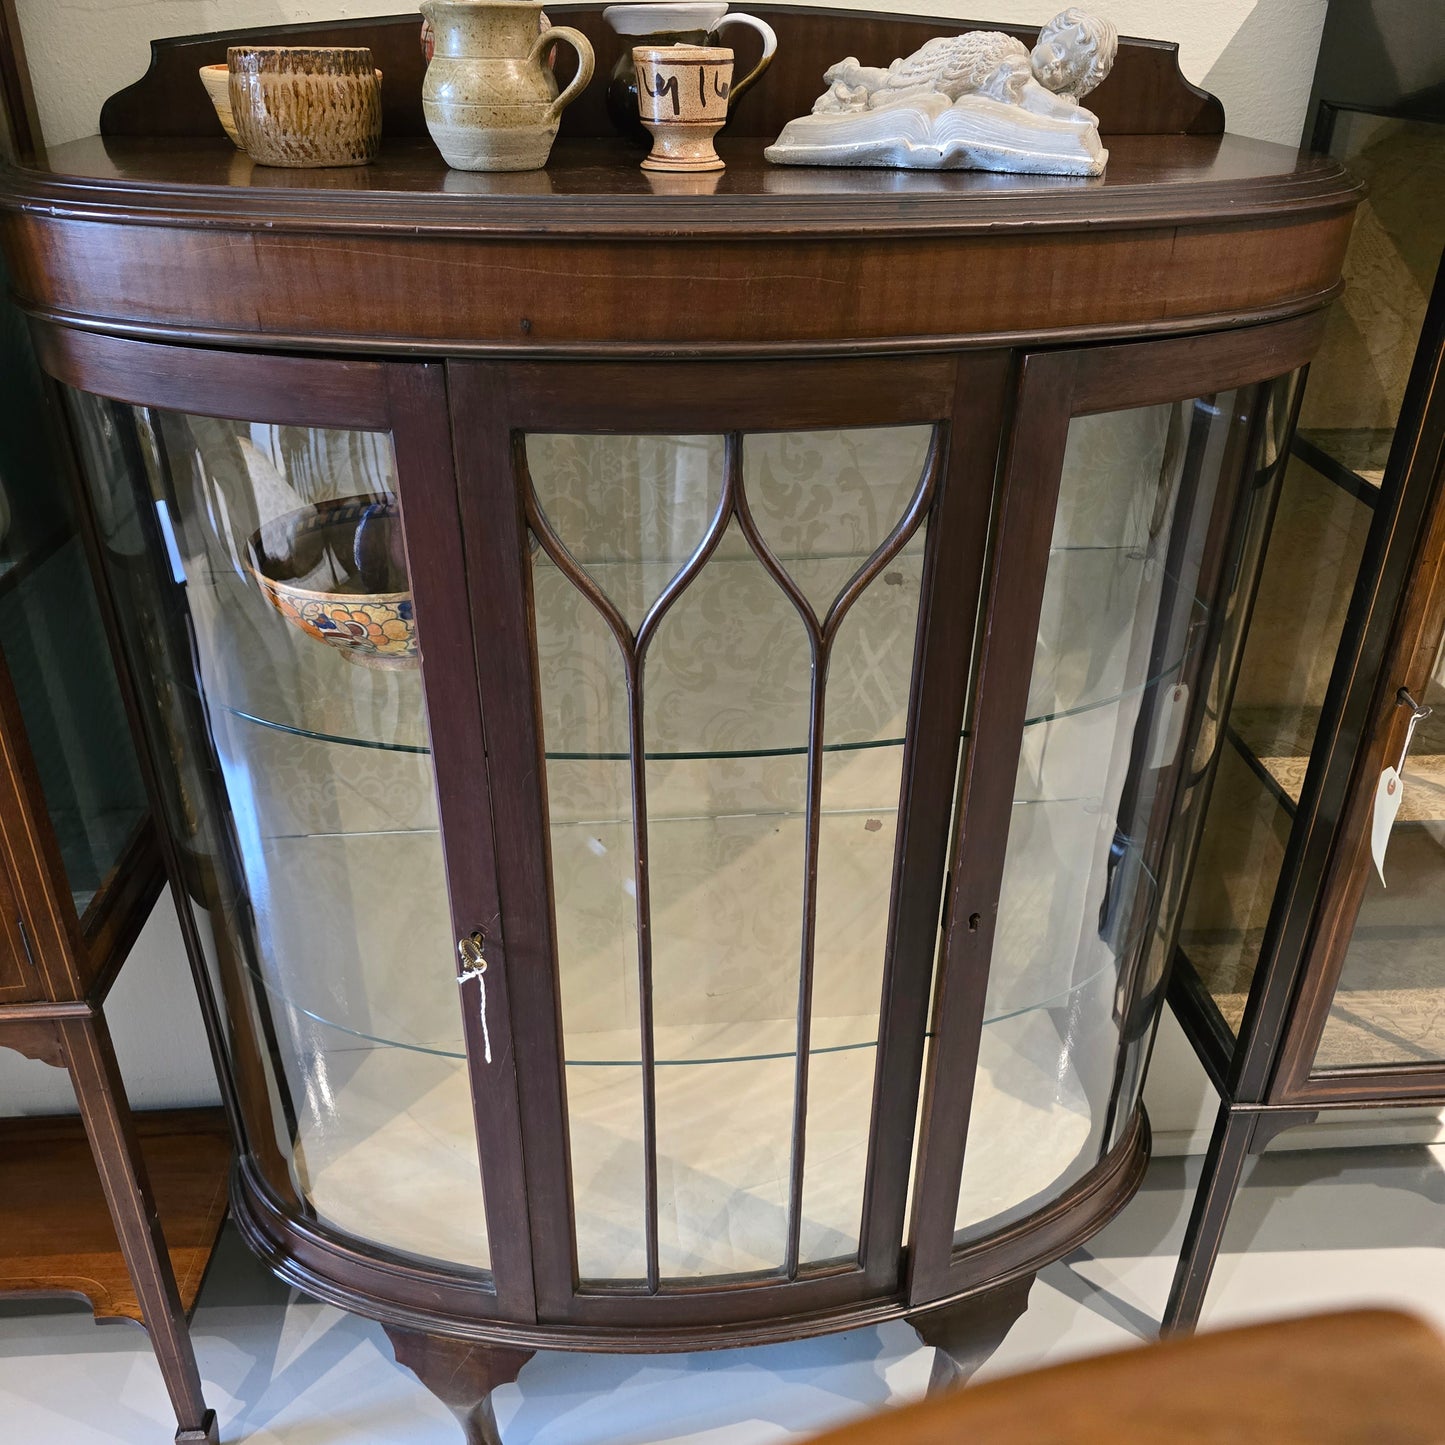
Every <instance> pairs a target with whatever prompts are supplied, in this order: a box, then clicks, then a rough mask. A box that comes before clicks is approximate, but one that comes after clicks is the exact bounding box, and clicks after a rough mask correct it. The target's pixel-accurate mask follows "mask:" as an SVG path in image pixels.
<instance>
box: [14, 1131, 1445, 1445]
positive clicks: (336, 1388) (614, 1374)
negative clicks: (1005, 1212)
mask: <svg viewBox="0 0 1445 1445" xmlns="http://www.w3.org/2000/svg"><path fill="white" fill-rule="evenodd" d="M1196 1168H1197V1162H1190V1163H1185V1162H1183V1161H1179V1160H1172V1159H1171V1160H1161V1161H1157V1162H1156V1163H1155V1164H1154V1165H1153V1166H1152V1167H1151V1169H1150V1172H1149V1177H1148V1180H1147V1182H1146V1184H1145V1187H1144V1189H1143V1191H1142V1192H1141V1193H1140V1194H1139V1196H1138V1197H1137V1198H1136V1199H1135V1200H1134V1201H1133V1202H1132V1203H1131V1204H1130V1205H1129V1207H1128V1208H1127V1209H1126V1210H1125V1211H1124V1213H1123V1214H1122V1215H1121V1216H1120V1217H1119V1218H1118V1219H1117V1220H1116V1221H1115V1222H1114V1223H1113V1224H1112V1225H1111V1226H1110V1227H1109V1228H1108V1229H1107V1230H1105V1231H1104V1232H1103V1233H1102V1234H1100V1235H1099V1236H1097V1237H1096V1238H1095V1239H1094V1240H1093V1241H1092V1242H1091V1243H1090V1245H1089V1246H1088V1247H1087V1250H1086V1251H1083V1252H1081V1253H1080V1254H1079V1255H1078V1256H1076V1257H1075V1258H1074V1259H1073V1260H1071V1261H1069V1262H1067V1263H1060V1264H1056V1265H1053V1266H1051V1267H1049V1268H1048V1269H1046V1270H1045V1271H1044V1272H1043V1273H1042V1274H1041V1275H1040V1277H1039V1280H1038V1283H1037V1284H1036V1285H1035V1286H1034V1291H1033V1295H1032V1297H1031V1299H1030V1304H1029V1310H1028V1313H1027V1314H1026V1315H1025V1316H1024V1317H1023V1319H1021V1320H1020V1321H1019V1322H1018V1324H1017V1325H1015V1327H1014V1328H1013V1330H1012V1331H1011V1332H1010V1334H1009V1337H1008V1339H1007V1340H1006V1341H1005V1343H1004V1345H1003V1347H1002V1349H1001V1350H1000V1351H999V1352H998V1354H996V1355H995V1356H994V1358H993V1359H992V1360H991V1361H990V1362H989V1364H988V1365H987V1366H986V1367H985V1374H986V1375H997V1374H1002V1373H1006V1372H1009V1371H1012V1370H1018V1369H1022V1368H1025V1367H1027V1366H1030V1365H1034V1364H1037V1363H1040V1362H1042V1361H1053V1360H1060V1359H1064V1358H1067V1357H1069V1356H1071V1355H1077V1354H1082V1353H1092V1352H1095V1351H1099V1350H1106V1349H1116V1348H1120V1347H1123V1346H1127V1345H1130V1344H1133V1343H1135V1342H1136V1341H1137V1340H1138V1339H1139V1338H1140V1337H1141V1336H1144V1335H1146V1334H1147V1333H1148V1332H1150V1331H1151V1330H1152V1328H1153V1323H1154V1321H1155V1319H1157V1316H1158V1311H1159V1309H1160V1306H1161V1305H1162V1303H1163V1301H1164V1298H1165V1295H1166V1293H1167V1291H1168V1285H1169V1278H1170V1274H1171V1271H1172V1267H1173V1254H1174V1250H1175V1249H1176V1248H1177V1247H1178V1242H1179V1238H1180V1235H1181V1233H1182V1230H1183V1225H1184V1218H1185V1214H1186V1211H1187V1208H1188V1199H1189V1195H1188V1192H1187V1189H1188V1186H1189V1185H1190V1184H1192V1182H1193V1178H1194V1172H1195V1170H1196ZM1442 1206H1445V1146H1436V1147H1434V1148H1426V1147H1420V1148H1389V1149H1368V1150H1366V1149H1354V1150H1336V1151H1330V1152H1319V1153H1312V1154H1300V1153H1291V1154H1281V1155H1271V1156H1268V1157H1267V1158H1265V1159H1264V1160H1262V1161H1260V1162H1259V1163H1258V1164H1257V1165H1256V1167H1255V1170H1254V1173H1253V1175H1252V1176H1251V1178H1250V1179H1249V1181H1248V1183H1247V1185H1246V1187H1245V1189H1244V1191H1243V1193H1242V1195H1241V1197H1240V1199H1239V1201H1238V1203H1237V1205H1236V1207H1235V1212H1234V1216H1233V1218H1232V1220H1231V1222H1230V1229H1229V1235H1228V1238H1227V1240H1226V1251H1225V1257H1224V1258H1223V1260H1222V1261H1221V1264H1220V1268H1219V1270H1218V1272H1217V1274H1216V1276H1215V1282H1214V1286H1213V1289H1212V1290H1211V1293H1210V1299H1209V1308H1208V1311H1207V1316H1206V1318H1207V1322H1208V1323H1210V1324H1216V1325H1218V1324H1226V1323H1234V1322H1238V1321H1244V1320H1250V1319H1256V1318H1260V1317H1264V1316H1271V1315H1279V1314H1287V1313H1290V1312H1298V1311H1304V1310H1309V1309H1315V1308H1322V1307H1328V1306H1333V1305H1349V1304H1364V1303H1382V1302H1383V1303H1392V1304H1397V1305H1402V1306H1405V1307H1408V1308H1413V1309H1415V1310H1417V1311H1419V1312H1421V1313H1423V1314H1425V1315H1427V1316H1429V1317H1431V1318H1432V1319H1433V1320H1434V1321H1435V1322H1436V1324H1437V1325H1439V1326H1440V1327H1441V1328H1442V1329H1445V1207H1442ZM195 1329H196V1345H197V1350H198V1353H199V1356H200V1361H201V1370H202V1373H203V1375H204V1377H205V1381H206V1389H207V1394H208V1396H209V1398H210V1400H211V1403H212V1404H213V1405H214V1406H215V1407H216V1409H217V1411H218V1412H219V1414H220V1417H221V1424H222V1433H223V1438H224V1439H225V1440H226V1441H228V1442H239V1441H242V1440H246V1441H249V1442H251V1445H361V1442H365V1445H373V1442H385V1445H458V1442H459V1440H460V1435H459V1434H458V1433H457V1431H456V1429H455V1426H454V1425H453V1424H452V1422H451V1420H450V1417H449V1416H448V1415H447V1414H446V1412H445V1411H444V1410H443V1408H442V1407H441V1406H440V1405H439V1404H437V1403H436V1402H435V1401H434V1400H433V1399H432V1398H431V1397H430V1396H429V1395H428V1394H427V1393H426V1392H425V1391H424V1390H423V1389H422V1388H421V1387H420V1386H419V1385H417V1384H416V1382H415V1381H414V1380H413V1379H412V1378H411V1376H409V1375H408V1374H407V1373H406V1372H405V1371H403V1370H401V1369H399V1368H398V1367H397V1366H396V1365H395V1364H394V1363H392V1360H391V1356H390V1354H389V1352H388V1350H387V1347H386V1341H385V1339H384V1337H383V1336H382V1333H381V1331H380V1329H378V1328H377V1327H376V1326H374V1325H372V1324H369V1323H367V1322H366V1321H363V1320H359V1319H356V1318H354V1317H350V1316H347V1315H345V1314H342V1313H341V1312H340V1311H337V1310H333V1309H331V1308H329V1307H326V1306H323V1305H318V1304H314V1303H310V1302H308V1301H304V1300H301V1299H299V1298H297V1297H295V1296H292V1295H290V1294H289V1293H288V1291H287V1290H286V1289H285V1288H284V1287H283V1286H281V1285H279V1284H277V1283H275V1282H274V1281H273V1280H272V1279H271V1278H270V1277H269V1276H268V1275H267V1274H266V1273H265V1272H264V1271H263V1270H262V1268H261V1266H260V1265H258V1264H256V1263H255V1262H254V1261H253V1260H252V1259H251V1258H250V1257H249V1256H248V1255H247V1254H246V1252H245V1250H244V1248H243V1247H242V1246H241V1245H240V1244H239V1242H238V1241H237V1239H236V1238H235V1236H234V1235H233V1234H231V1233H229V1232H228V1234H227V1236H226V1238H225V1240H224V1242H223V1246H222V1253H221V1255H220V1256H219V1257H218V1259H217V1261H216V1266H215V1268H214V1269H213V1271H212V1273H211V1276H210V1278H209V1279H208V1281H207V1284H206V1288H205V1291H204V1293H203V1294H202V1298H201V1305H200V1308H199V1310H198V1311H197V1315H196V1324H195ZM930 1362H931V1357H930V1354H929V1352H928V1351H926V1350H924V1349H922V1348H920V1347H919V1346H918V1345H917V1343H916V1341H915V1340H914V1337H913V1335H912V1333H911V1332H910V1331H909V1330H908V1329H907V1328H906V1327H904V1326H902V1325H891V1326H886V1327H884V1328H882V1329H876V1330H864V1331H858V1332H855V1333H852V1334H847V1335H838V1336H834V1337H832V1338H829V1339H822V1340H811V1341H805V1342H802V1343H798V1344H793V1345H779V1346H772V1347H768V1348H763V1349H750V1350H734V1351H727V1352H720V1353H716V1354H712V1355H685V1356H671V1357H663V1356H651V1357H630V1358H618V1357H607V1356H599V1355H572V1356H562V1355H555V1356H548V1357H539V1358H537V1359H535V1360H533V1361H532V1362H531V1363H530V1364H528V1365H527V1367H526V1368H525V1369H524V1370H523V1372H522V1375H521V1378H520V1380H519V1381H518V1382H517V1384H515V1385H509V1386H506V1387H505V1388H503V1389H502V1390H500V1391H499V1392H498V1394H497V1396H496V1408H497V1416H498V1420H499V1423H500V1425H501V1429H502V1434H503V1436H504V1439H505V1441H506V1445H604V1442H605V1445H643V1442H646V1445H663V1442H684V1441H685V1442H688V1445H762V1442H769V1441H785V1440H794V1439H798V1438H801V1437H804V1436H806V1435H808V1434H810V1433H811V1432H813V1431H815V1430H818V1429H820V1428H822V1427H824V1426H826V1425H829V1424H831V1423H834V1422H837V1421H841V1420H844V1419H848V1418H850V1417H852V1416H854V1415H857V1414H859V1413H860V1412H863V1411H866V1410H869V1409H872V1408H876V1407H878V1406H881V1405H884V1404H887V1403H889V1402H897V1401H902V1400H906V1399H909V1398H911V1397H913V1396H915V1395H917V1394H919V1393H921V1391H922V1390H923V1387H924V1384H925V1382H926V1380H927V1377H928V1370H929V1366H930ZM173 1429H174V1424H173V1422H172V1419H171V1417H170V1415H169V1413H168V1410H167V1406H166V1401H165V1396H164V1393H163V1391H162V1388H161V1383H160V1376H159V1374H158V1372H157V1370H156V1367H155V1364H154V1362H153V1360H152V1358H151V1356H150V1354H149V1351H148V1348H147V1345H146V1340H145V1336H144V1335H143V1334H142V1333H141V1332H140V1331H139V1330H138V1329H135V1328H132V1327H129V1326H126V1325H117V1324H111V1325H107V1326H104V1327H97V1326H96V1325H95V1324H94V1323H93V1322H92V1321H91V1319H90V1316H89V1315H88V1314H86V1313H83V1312H79V1311H77V1310H72V1309H68V1308H66V1307H63V1306H61V1307H48V1308H45V1309H43V1310H42V1309H41V1308H40V1307H38V1306H34V1305H32V1306H28V1307H22V1306H19V1305H15V1304H12V1305H10V1306H8V1307H7V1308H6V1309H5V1311H4V1313H0V1441H3V1442H4V1445H101V1442H106V1445H142V1442H144V1445H166V1442H169V1441H170V1439H171V1436H172V1432H173Z"/></svg>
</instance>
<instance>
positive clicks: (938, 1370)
mask: <svg viewBox="0 0 1445 1445" xmlns="http://www.w3.org/2000/svg"><path fill="white" fill-rule="evenodd" d="M1033 1284H1034V1277H1033V1275H1031V1274H1026V1275H1023V1276H1022V1277H1021V1278H1019V1279H1012V1280H1010V1281H1009V1282H1008V1283H1007V1284H1003V1285H1000V1286H999V1287H998V1288H997V1289H992V1290H989V1291H988V1292H987V1293H986V1294H981V1295H974V1296H973V1297H972V1298H970V1299H966V1300H961V1301H959V1302H958V1303H957V1304H952V1305H946V1306H944V1307H943V1308H942V1309H937V1310H930V1311H928V1313H926V1314H916V1315H909V1317H908V1323H909V1324H910V1325H912V1326H913V1328H914V1329H915V1330H916V1331H917V1332H918V1338H919V1339H920V1340H922V1341H923V1343H924V1344H925V1345H932V1346H933V1348H934V1350H935V1351H936V1353H935V1355H934V1357H933V1374H932V1376H931V1377H930V1379H929V1381H928V1393H929V1394H930V1395H936V1394H938V1393H939V1392H940V1391H942V1390H951V1389H954V1388H956V1387H957V1386H959V1385H966V1384H967V1383H968V1381H969V1379H970V1378H971V1377H972V1376H973V1374H974V1372H975V1371H976V1370H977V1369H978V1368H979V1367H980V1366H981V1365H982V1364H983V1362H984V1361H985V1360H987V1359H988V1357H989V1356H990V1355H991V1354H993V1352H994V1351H995V1350H996V1349H998V1347H999V1346H1000V1345H1001V1344H1003V1340H1004V1336H1005V1335H1006V1334H1008V1332H1009V1331H1010V1330H1011V1329H1012V1328H1013V1326H1014V1322H1015V1321H1016V1320H1017V1319H1018V1318H1019V1316H1020V1315H1022V1314H1023V1312H1024V1311H1025V1310H1026V1309H1027V1308H1028V1305H1029V1291H1030V1290H1031V1289H1032V1288H1033Z"/></svg>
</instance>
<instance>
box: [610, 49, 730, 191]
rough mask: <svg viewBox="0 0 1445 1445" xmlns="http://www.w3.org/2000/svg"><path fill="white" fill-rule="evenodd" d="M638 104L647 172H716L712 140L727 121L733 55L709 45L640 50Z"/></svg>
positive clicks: (636, 59) (719, 166)
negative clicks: (645, 133) (648, 136)
mask: <svg viewBox="0 0 1445 1445" xmlns="http://www.w3.org/2000/svg"><path fill="white" fill-rule="evenodd" d="M632 59H633V62H634V64H635V65H636V66H637V104H638V107H639V109H640V110H641V112H642V123H643V125H645V126H646V127H647V128H648V130H649V131H651V132H652V150H651V152H650V153H649V154H648V157H647V159H646V160H645V161H643V163H642V169H643V170H645V171H720V170H722V168H723V163H722V161H721V160H720V159H719V157H718V153H717V151H716V150H714V149H713V143H712V138H713V137H714V136H715V135H716V134H717V133H718V131H720V130H721V129H722V128H723V124H724V122H725V121H726V120H727V118H728V95H729V93H730V92H731V90H732V80H733V53H732V51H731V50H723V49H720V48H718V47H715V46H710V45H639V46H637V47H635V48H634V50H633V52H632Z"/></svg>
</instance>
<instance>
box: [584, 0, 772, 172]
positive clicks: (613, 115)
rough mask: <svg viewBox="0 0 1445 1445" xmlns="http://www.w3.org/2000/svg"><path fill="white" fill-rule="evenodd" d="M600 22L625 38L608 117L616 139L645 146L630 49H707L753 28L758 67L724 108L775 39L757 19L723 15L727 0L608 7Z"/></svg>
mask: <svg viewBox="0 0 1445 1445" xmlns="http://www.w3.org/2000/svg"><path fill="white" fill-rule="evenodd" d="M602 18H603V19H604V20H605V21H606V22H607V23H608V25H610V26H611V27H612V29H613V30H614V31H615V32H616V33H617V34H618V35H620V36H622V37H623V38H624V40H626V42H627V44H626V45H625V46H624V48H623V51H622V54H621V55H619V56H618V57H617V64H616V65H614V66H613V67H612V74H611V75H610V76H609V77H608V79H607V96H606V100H607V115H608V118H609V119H610V120H611V122H612V124H613V125H614V126H615V127H616V129H617V131H618V133H619V134H620V135H624V136H626V137H627V138H628V139H629V140H633V141H636V142H637V144H638V145H648V144H650V143H651V137H650V136H649V135H648V133H647V131H646V129H645V128H644V126H643V124H642V117H641V115H640V114H639V113H638V109H637V70H636V67H635V66H634V64H633V60H632V51H633V49H634V48H635V47H636V46H639V45H649V46H659V45H708V44H711V43H714V42H713V37H714V36H715V35H721V34H722V33H723V32H724V31H725V30H727V29H729V28H730V27H732V26H734V25H741V26H742V27H743V28H744V29H747V30H756V31H757V32H758V34H759V35H760V36H761V37H762V41H763V53H762V56H761V58H760V59H759V60H758V63H757V64H756V65H755V66H753V68H752V69H751V70H750V71H748V73H747V74H746V75H745V76H743V78H742V79H741V80H739V81H738V82H737V83H736V84H734V86H733V90H732V99H731V101H730V102H729V109H731V108H732V106H734V105H736V104H737V102H738V97H739V96H741V95H744V94H746V92H747V91H748V90H750V89H751V88H752V87H753V86H754V85H755V84H757V82H758V80H759V79H760V78H761V76H762V73H763V72H764V71H765V70H766V69H767V68H768V66H770V65H771V64H772V63H773V56H774V54H775V53H776V52H777V48H778V37H777V36H776V35H775V34H774V33H773V27H772V26H771V25H769V24H768V23H767V22H766V21H765V20H759V19H758V18H757V16H756V15H742V14H736V15H730V14H728V7H727V0H661V3H659V0H646V3H641V4H633V5H609V6H608V7H607V8H606V9H605V10H604V11H603V12H602Z"/></svg>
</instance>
